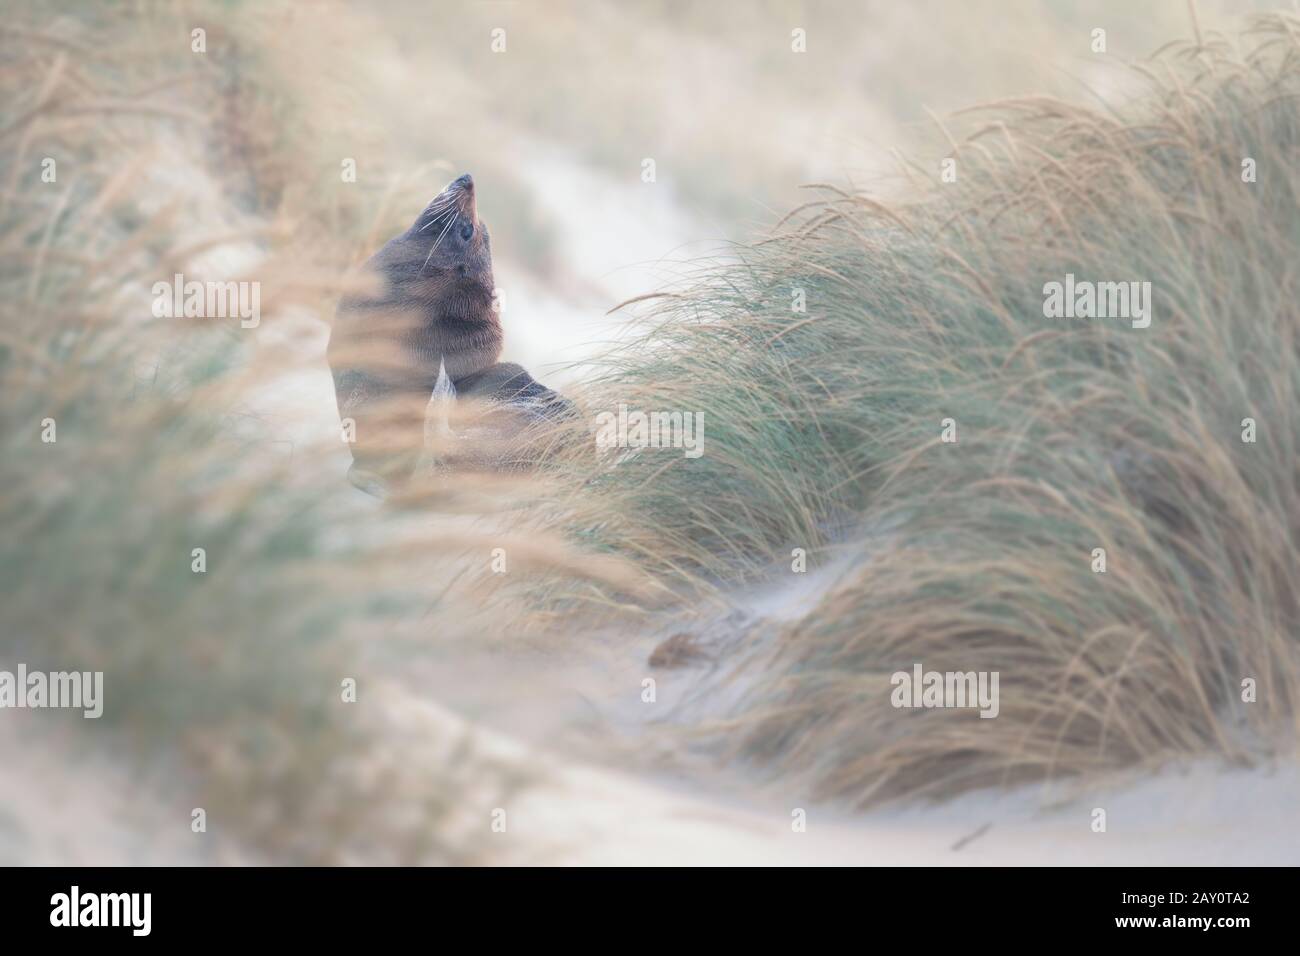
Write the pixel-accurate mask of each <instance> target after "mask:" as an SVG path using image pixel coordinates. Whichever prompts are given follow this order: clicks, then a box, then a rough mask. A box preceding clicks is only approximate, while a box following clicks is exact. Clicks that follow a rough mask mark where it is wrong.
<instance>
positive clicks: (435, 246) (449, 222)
mask: <svg viewBox="0 0 1300 956" xmlns="http://www.w3.org/2000/svg"><path fill="white" fill-rule="evenodd" d="M459 218H460V213H456V215H454V216H452V217H451V218H450V219H448V220H447V225H445V226H443V227H442V232H440V233H438V238H437V239H435V240H434V241H433V246H432V248H430V249H429V254H428V255H427V256H425V257H424V265H422V266H420V271H421V272H423V271H424V270H425V269H426V268H427V267H428V265H429V260H430V259H432V258H433V254H434V253H435V252H436V251H437V250H438V243H440V242H442V237H443V236H445V235H446V234H447V230H448V229H450V228H451V227H452V226H454V225H455V224H456V220H457V219H459Z"/></svg>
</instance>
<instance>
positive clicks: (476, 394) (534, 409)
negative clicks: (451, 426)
mask: <svg viewBox="0 0 1300 956" xmlns="http://www.w3.org/2000/svg"><path fill="white" fill-rule="evenodd" d="M455 384H456V394H457V395H458V396H459V397H460V398H468V399H471V400H474V399H477V400H478V401H482V402H491V403H493V404H497V405H510V406H512V407H515V408H519V409H522V410H525V411H528V412H530V413H532V414H534V415H536V416H537V417H539V418H548V419H553V420H557V421H558V420H560V419H565V418H570V417H572V416H573V415H575V414H576V411H575V409H574V407H573V403H572V402H571V401H569V400H568V399H567V398H565V397H564V396H563V395H561V394H560V393H559V392H556V391H554V390H553V389H549V388H547V387H546V386H545V385H543V384H542V383H541V382H539V381H537V380H536V379H535V378H533V377H532V376H531V375H529V374H528V370H527V369H525V368H524V367H523V366H522V365H516V364H515V363H514V362H498V363H497V364H496V365H493V366H491V367H490V368H486V369H484V370H483V371H481V372H476V373H474V374H473V375H466V376H464V377H463V378H460V379H458V380H457V381H456V383H455Z"/></svg>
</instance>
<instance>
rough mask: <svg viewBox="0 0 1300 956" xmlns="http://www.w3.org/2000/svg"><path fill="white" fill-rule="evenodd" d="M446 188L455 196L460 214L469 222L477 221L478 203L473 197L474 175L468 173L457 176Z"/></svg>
mask: <svg viewBox="0 0 1300 956" xmlns="http://www.w3.org/2000/svg"><path fill="white" fill-rule="evenodd" d="M447 188H448V189H449V190H451V192H452V193H453V194H454V195H455V196H456V201H457V203H458V204H459V206H460V212H461V215H463V216H464V217H465V218H466V219H468V220H469V221H470V222H475V221H477V219H478V203H477V201H476V200H475V198H474V177H473V176H471V175H470V174H469V173H466V174H465V175H464V176H458V177H457V178H456V179H454V180H452V183H451V185H450V186H448V187H447Z"/></svg>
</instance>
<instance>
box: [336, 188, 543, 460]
mask: <svg viewBox="0 0 1300 956" xmlns="http://www.w3.org/2000/svg"><path fill="white" fill-rule="evenodd" d="M365 268H366V270H367V271H368V272H370V273H371V274H373V276H374V278H375V280H376V282H377V285H378V290H377V292H376V293H375V294H373V295H372V296H361V297H355V296H354V297H348V298H345V299H344V300H343V301H342V302H340V303H339V309H338V314H337V316H336V317H335V320H334V327H333V329H332V331H331V334H330V342H329V347H328V350H327V357H328V360H329V364H330V369H331V371H332V372H333V375H334V390H335V398H336V400H337V402H338V409H339V417H340V418H341V419H342V420H343V421H344V422H345V424H346V423H347V422H348V421H349V420H351V421H352V422H353V423H355V424H354V432H355V435H354V440H353V442H352V445H351V447H352V457H353V459H354V473H353V479H354V481H357V479H358V476H357V475H356V474H355V472H356V470H358V469H359V470H361V471H362V472H369V473H371V474H373V475H375V476H377V477H379V478H381V479H384V480H387V481H391V480H395V479H396V480H400V479H401V478H404V477H406V476H408V475H409V474H410V472H411V469H412V468H413V467H414V464H415V462H416V460H417V459H418V458H419V453H420V449H421V447H422V443H423V434H424V429H423V423H424V410H425V406H426V404H427V402H428V400H429V396H430V393H431V391H432V390H433V388H434V385H435V384H436V382H437V380H438V371H439V367H440V365H445V367H446V371H447V375H448V377H449V378H450V380H451V381H452V383H453V384H454V386H455V388H456V391H457V393H458V394H459V395H461V396H462V397H474V398H479V399H484V400H489V401H498V402H513V401H522V400H532V401H538V400H540V401H541V403H542V404H543V405H545V404H546V403H548V402H550V401H551V400H555V401H557V402H562V401H563V400H562V399H559V397H558V396H556V395H555V393H554V392H551V391H550V390H549V389H547V388H545V387H544V386H542V385H540V384H538V383H537V382H536V381H534V380H533V378H532V376H530V375H529V374H528V372H526V371H525V370H524V369H523V368H521V367H520V366H518V365H510V364H498V363H497V358H498V357H499V356H500V355H501V347H502V332H501V323H500V320H499V318H498V315H497V311H496V309H495V307H494V302H493V292H494V280H493V277H492V252H491V240H490V237H489V235H488V230H487V227H486V226H485V225H484V224H483V223H482V221H480V220H479V218H478V204H477V202H476V198H475V190H474V180H473V179H472V178H471V177H470V176H468V175H465V176H461V177H460V178H459V179H457V180H455V181H454V182H452V183H451V184H449V185H448V186H447V188H446V189H444V190H443V191H442V192H441V193H439V194H438V196H437V197H435V198H434V199H433V201H432V202H430V203H429V205H428V206H426V207H425V209H424V211H423V212H422V213H420V216H419V218H417V219H416V220H415V222H414V223H413V224H412V225H411V227H410V228H409V229H407V230H406V232H404V233H402V234H401V235H400V236H397V237H396V238H394V239H392V240H390V241H389V242H388V243H387V244H386V245H385V246H384V247H383V248H382V249H380V250H379V251H378V252H377V253H375V255H374V256H372V257H371V258H370V260H369V261H368V262H367V263H366V266H365ZM358 484H361V482H360V481H358Z"/></svg>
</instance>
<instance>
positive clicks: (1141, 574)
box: [564, 14, 1300, 805]
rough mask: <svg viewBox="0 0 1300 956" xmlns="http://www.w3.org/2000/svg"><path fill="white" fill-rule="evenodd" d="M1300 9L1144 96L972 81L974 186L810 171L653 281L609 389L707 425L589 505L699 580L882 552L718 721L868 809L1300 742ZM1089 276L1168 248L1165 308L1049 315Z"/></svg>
mask: <svg viewBox="0 0 1300 956" xmlns="http://www.w3.org/2000/svg"><path fill="white" fill-rule="evenodd" d="M1298 36H1300V24H1298V23H1297V21H1296V19H1295V18H1294V17H1292V16H1288V15H1283V14H1279V15H1265V16H1262V17H1259V18H1256V19H1254V20H1253V21H1251V27H1250V29H1249V30H1248V31H1246V32H1245V33H1244V34H1243V35H1242V36H1241V37H1239V38H1235V39H1232V40H1229V39H1227V38H1224V37H1219V36H1208V35H1207V36H1206V37H1205V38H1204V40H1203V41H1202V43H1201V44H1199V45H1195V44H1191V43H1177V44H1172V45H1170V46H1169V47H1167V48H1165V49H1164V50H1163V51H1161V53H1160V54H1159V55H1157V56H1156V57H1154V58H1153V59H1152V60H1150V61H1148V62H1146V63H1143V64H1141V65H1140V66H1139V67H1138V68H1137V69H1138V71H1139V72H1140V73H1141V74H1142V75H1143V76H1144V77H1145V79H1146V81H1147V83H1148V85H1149V93H1148V94H1147V95H1146V96H1145V97H1142V98H1140V99H1138V100H1136V101H1134V102H1132V103H1130V104H1127V105H1124V106H1122V107H1107V108H1104V109H1103V108H1095V109H1094V108H1082V107H1077V106H1072V105H1068V104H1066V103H1063V102H1058V101H1055V100H1051V99H1046V98H1034V97H1028V98H1025V99H1022V100H1015V101H1010V102H1004V103H999V104H994V105H992V106H989V107H987V108H984V109H979V110H973V111H969V112H968V113H965V114H962V115H960V116H958V117H956V118H955V119H954V120H953V121H952V123H951V125H950V126H949V128H948V129H947V130H945V135H947V136H949V137H951V148H950V151H945V152H946V156H949V157H952V158H954V159H956V170H957V178H956V181H955V182H942V181H941V180H940V175H939V174H940V170H941V167H940V165H939V159H940V158H942V157H943V156H944V154H941V156H940V157H936V158H935V160H934V162H933V164H932V165H931V166H929V167H918V168H919V169H920V170H921V172H922V173H925V174H926V175H927V176H928V177H929V178H928V180H927V179H926V178H920V179H918V182H917V184H916V186H915V188H914V191H913V197H914V198H913V199H912V200H911V201H909V202H906V203H901V204H896V205H894V206H891V207H885V206H881V205H879V204H877V203H875V202H873V201H872V200H870V199H869V198H868V197H866V196H863V195H860V194H857V193H854V192H851V191H846V190H841V189H839V188H837V187H835V186H833V185H830V184H826V185H822V186H818V187H814V189H813V192H812V201H811V202H810V203H809V204H808V206H807V208H804V209H801V210H798V211H796V213H795V215H793V216H792V217H791V218H789V219H787V220H785V221H783V222H782V223H781V224H780V225H779V226H778V227H777V228H776V230H775V234H774V236H773V237H772V238H771V239H770V240H768V241H765V242H762V243H758V244H755V245H753V246H750V247H747V248H743V249H739V250H737V256H738V259H739V260H740V261H739V263H738V264H735V265H729V264H721V265H719V264H708V263H705V264H702V265H701V267H700V268H699V274H698V275H696V276H694V277H692V278H691V279H690V280H689V281H687V282H685V283H684V284H683V285H682V286H681V287H679V288H676V289H674V290H672V292H671V294H669V295H666V296H663V297H659V298H656V299H653V300H649V303H648V304H649V305H650V306H651V307H652V308H650V319H651V321H652V322H654V323H655V325H656V328H655V330H654V331H653V332H652V333H651V334H649V335H648V336H646V337H645V338H644V339H643V340H641V341H639V342H637V343H635V344H634V345H632V346H629V347H628V348H627V349H625V350H624V351H622V352H621V353H619V354H616V355H613V356H611V357H610V360H609V363H608V367H607V371H606V372H605V374H604V375H603V376H601V377H600V379H599V380H598V381H597V382H595V383H594V385H593V391H592V393H591V395H590V396H589V398H590V399H591V401H592V407H593V408H614V407H615V406H616V404H617V403H619V402H625V403H627V404H629V405H630V406H632V407H634V408H642V409H647V410H651V409H653V410H680V411H694V412H697V413H698V412H703V413H704V419H705V426H704V446H705V453H704V455H703V456H702V457H701V458H699V459H697V460H687V459H685V458H683V457H682V456H681V454H680V453H679V452H673V451H662V450H661V451H655V450H645V451H642V452H640V453H639V454H636V455H630V456H625V457H624V458H622V459H621V460H620V461H618V463H617V464H616V465H615V466H614V467H612V468H610V467H608V466H607V465H606V467H603V468H601V469H598V470H596V471H594V472H592V473H590V474H589V475H588V476H587V478H586V480H585V481H584V482H583V483H582V484H581V486H580V490H578V491H575V492H574V493H573V494H572V495H571V496H570V497H569V498H568V499H566V500H565V503H564V504H565V507H567V508H568V509H569V510H568V512H567V518H566V520H568V521H569V522H570V526H571V528H572V533H573V534H574V535H575V536H577V537H579V538H583V539H586V540H589V541H591V542H592V543H593V544H594V546H596V547H601V548H609V549H613V550H619V551H623V552H626V553H630V554H632V555H634V556H635V557H636V558H637V559H638V560H639V561H641V562H642V563H644V564H645V565H646V566H648V567H650V568H652V569H654V571H655V572H656V573H657V574H658V575H659V577H660V579H661V580H663V581H667V582H671V583H672V584H673V586H674V587H676V588H677V589H679V590H680V591H682V592H684V593H687V594H696V595H703V594H707V593H712V592H716V591H717V590H718V589H724V588H728V587H730V586H733V585H734V584H736V583H738V582H743V581H752V580H767V581H772V586H776V585H777V584H778V583H779V581H780V580H781V578H782V576H790V575H791V571H790V570H789V569H790V567H791V552H792V549H794V548H804V549H806V550H807V551H808V552H809V554H810V558H809V568H810V570H816V568H817V567H818V566H819V565H824V564H826V563H827V562H829V560H830V559H831V557H832V555H834V554H839V555H841V556H844V555H847V557H848V558H849V559H850V561H849V564H850V570H849V571H848V572H847V573H846V574H845V575H844V576H843V577H842V579H841V580H840V582H839V584H838V585H837V586H836V587H834V588H833V589H831V590H830V591H829V592H828V593H827V594H826V596H825V597H824V599H823V600H822V601H821V602H820V604H819V606H818V607H817V608H816V609H815V610H814V611H812V612H811V613H810V614H808V615H807V616H806V617H804V618H803V619H802V620H800V621H798V623H796V624H794V625H792V626H789V627H784V628H781V629H779V630H777V631H775V632H773V633H771V634H769V635H768V639H767V640H763V641H760V642H758V643H757V644H755V645H753V646H751V647H749V648H748V649H745V650H742V651H740V652H739V653H738V654H737V656H736V657H735V659H734V660H733V661H732V668H731V673H730V675H729V679H732V680H737V681H741V682H743V684H744V686H745V688H746V690H745V693H744V695H743V702H742V703H741V705H740V706H739V707H738V708H737V709H736V710H735V712H733V713H729V714H726V715H724V716H721V717H719V719H718V720H717V721H716V722H714V723H711V724H709V725H708V726H706V727H704V728H703V730H704V731H705V732H706V733H707V734H708V735H711V736H713V737H715V738H716V740H717V741H718V742H719V744H720V745H721V746H722V747H724V748H725V749H727V750H728V751H729V752H731V753H733V754H734V755H736V756H739V757H742V758H752V759H755V760H758V761H760V762H763V763H764V764H766V765H767V766H769V767H770V768H772V770H773V771H774V772H776V773H779V774H780V775H781V777H782V779H783V781H785V782H784V783H783V784H782V785H783V786H788V785H789V781H790V780H792V779H800V780H804V781H806V782H807V783H808V785H809V786H810V787H811V788H812V789H813V790H814V792H815V793H816V794H817V795H819V796H823V797H831V798H836V799H840V800H844V801H847V802H850V803H853V804H858V805H862V804H866V803H868V802H870V801H872V800H875V799H878V798H881V797H888V796H896V795H901V794H912V793H925V794H930V795H940V794H951V793H953V792H955V791H957V790H961V789H964V788H967V787H972V786H978V785H986V784H996V783H1010V782H1017V781H1022V780H1028V779H1044V778H1057V777H1061V776H1069V775H1076V774H1095V773H1099V772H1105V771H1110V770H1115V769H1118V768H1122V767H1128V766H1135V765H1151V764H1155V763H1159V762H1161V761H1164V760H1167V759H1169V758H1173V757H1178V756H1192V755H1202V754H1219V755H1222V756H1223V757H1225V758H1227V759H1229V760H1248V759H1251V758H1252V757H1254V756H1258V755H1259V754H1261V753H1264V752H1275V751H1277V750H1278V749H1281V750H1283V751H1285V750H1287V749H1288V748H1291V747H1293V740H1294V731H1295V728H1296V724H1297V720H1300V709H1298V705H1300V683H1298V677H1297V675H1298V674H1300V670H1298V669H1297V652H1298V651H1300V647H1298V645H1297V637H1298V635H1297V627H1298V625H1297V620H1298V618H1297V610H1300V609H1298V608H1297V600H1298V599H1297V594H1300V570H1298V565H1297V560H1296V555H1297V544H1298V543H1300V458H1298V457H1297V451H1298V450H1300V401H1298V399H1300V361H1298V359H1300V355H1298V353H1297V348H1298V343H1297V331H1298V330H1300V308H1298V307H1297V269H1296V262H1297V261H1300V256H1298V255H1297V253H1298V252H1300V163H1298V162H1297V160H1300V105H1298V104H1300V98H1298V97H1297V94H1298V93H1300V45H1297V37H1298ZM1247 159H1249V160H1251V161H1253V164H1254V169H1255V171H1256V175H1255V179H1254V181H1251V182H1247V181H1244V177H1243V161H1245V160H1247ZM1067 273H1071V274H1073V275H1074V276H1075V277H1076V278H1077V279H1079V280H1090V281H1094V282H1105V281H1130V280H1138V281H1149V282H1150V283H1151V284H1152V288H1153V292H1152V300H1153V303H1152V320H1151V324H1150V327H1149V328H1134V327H1133V326H1132V323H1131V322H1130V321H1129V320H1127V319H1113V318H1110V319H1082V318H1077V319H1066V318H1047V317H1045V313H1044V299H1045V294H1044V293H1045V290H1044V286H1045V284H1046V283H1049V282H1052V281H1058V282H1063V281H1064V280H1065V276H1066V274H1067ZM799 292H802V294H803V296H804V297H805V298H806V312H800V311H797V310H795V309H794V308H793V303H794V302H795V296H796V294H797V293H799ZM1245 419H1252V420H1253V422H1254V423H1255V425H1254V427H1255V436H1256V440H1255V441H1254V442H1246V441H1244V440H1243V433H1244V432H1245V430H1246V428H1247V427H1248V424H1249V423H1246V422H1245V421H1244V420H1245ZM948 422H951V424H952V425H953V426H954V427H955V437H956V441H955V442H946V441H944V440H943V432H944V427H945V424H946V423H948ZM1097 548H1103V549H1105V553H1106V561H1107V566H1106V570H1105V573H1098V572H1097V571H1094V560H1095V558H1094V549H1097ZM773 569H776V571H775V574H776V575H777V577H776V579H775V580H773V579H772V575H773V573H774V571H773ZM786 579H787V580H789V579H790V578H789V577H787V578H786ZM918 662H919V663H922V664H923V666H924V667H925V669H927V670H938V671H963V672H965V671H971V670H974V671H998V672H999V673H1000V675H1001V712H1000V714H999V716H998V717H997V718H996V719H980V718H979V717H978V716H977V715H976V713H975V712H974V711H956V710H946V711H945V710H925V711H915V710H911V709H895V708H894V707H893V706H891V703H890V690H891V686H890V683H889V676H890V675H891V674H892V673H893V672H895V671H907V672H910V671H911V669H912V666H913V664H914V663H918ZM1248 679H1249V680H1251V681H1254V682H1255V685H1256V688H1257V699H1255V700H1254V701H1253V702H1249V703H1248V702H1244V701H1243V695H1244V691H1243V681H1246V680H1248Z"/></svg>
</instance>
